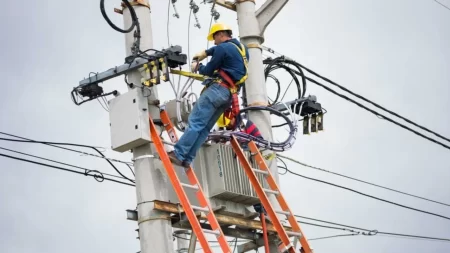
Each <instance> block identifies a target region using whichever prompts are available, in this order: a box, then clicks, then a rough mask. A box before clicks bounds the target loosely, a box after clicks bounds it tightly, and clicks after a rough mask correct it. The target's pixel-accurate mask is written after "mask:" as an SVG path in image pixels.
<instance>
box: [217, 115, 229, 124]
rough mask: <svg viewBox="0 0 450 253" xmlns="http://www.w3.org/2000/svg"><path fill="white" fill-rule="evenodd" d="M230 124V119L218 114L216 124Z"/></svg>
mask: <svg viewBox="0 0 450 253" xmlns="http://www.w3.org/2000/svg"><path fill="white" fill-rule="evenodd" d="M229 124H230V119H229V118H227V117H225V116H224V115H223V113H222V115H220V117H219V119H218V120H217V126H218V127H226V126H228V125H229Z"/></svg>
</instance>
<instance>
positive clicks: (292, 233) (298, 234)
mask: <svg viewBox="0 0 450 253" xmlns="http://www.w3.org/2000/svg"><path fill="white" fill-rule="evenodd" d="M286 234H288V235H292V236H297V237H301V236H302V234H301V233H299V232H294V231H286Z"/></svg>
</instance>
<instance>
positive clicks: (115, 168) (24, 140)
mask: <svg viewBox="0 0 450 253" xmlns="http://www.w3.org/2000/svg"><path fill="white" fill-rule="evenodd" d="M0 134H4V135H7V136H12V137H15V138H20V139H22V140H15V139H8V138H0V140H4V141H13V142H27V143H38V144H44V145H48V146H52V147H55V148H60V149H64V150H69V151H72V152H76V153H81V154H86V155H90V156H94V157H99V158H102V159H105V160H106V161H107V162H108V163H109V165H111V167H113V169H114V170H115V171H116V172H117V173H119V175H121V176H122V177H123V178H125V179H127V180H128V181H130V182H132V183H134V180H132V179H130V178H128V177H127V176H125V175H124V174H122V172H120V170H119V169H117V167H116V166H115V165H114V164H113V163H112V162H111V161H110V160H112V161H115V162H118V161H119V160H115V159H109V158H106V157H105V155H103V153H102V152H100V150H98V149H97V148H96V147H93V146H88V145H82V144H74V143H58V142H43V141H35V140H31V139H27V138H24V137H21V136H16V135H12V134H7V133H3V132H0ZM58 145H67V146H76V147H83V148H91V149H93V150H95V151H96V152H97V153H99V154H100V156H98V155H94V154H90V153H86V152H82V151H79V150H75V149H70V148H65V147H60V146H58ZM119 162H122V163H125V162H123V161H119ZM125 164H126V165H127V166H128V168H129V169H130V170H131V172H132V173H133V175H134V172H133V170H132V169H131V167H130V166H129V165H128V164H127V163H125Z"/></svg>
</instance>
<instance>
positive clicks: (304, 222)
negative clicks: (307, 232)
mask: <svg viewBox="0 0 450 253" xmlns="http://www.w3.org/2000/svg"><path fill="white" fill-rule="evenodd" d="M296 217H297V216H296ZM297 222H298V223H300V224H304V225H310V226H314V227H320V228H328V229H333V230H342V231H347V232H351V233H358V231H355V230H352V229H347V228H339V227H332V226H326V225H320V224H316V223H311V222H306V221H297Z"/></svg>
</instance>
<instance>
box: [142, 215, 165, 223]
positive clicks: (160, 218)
mask: <svg viewBox="0 0 450 253" xmlns="http://www.w3.org/2000/svg"><path fill="white" fill-rule="evenodd" d="M152 220H167V221H170V220H171V218H170V216H167V215H161V216H159V215H158V216H147V217H142V218H141V219H139V220H138V225H140V224H141V223H144V222H147V221H152Z"/></svg>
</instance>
